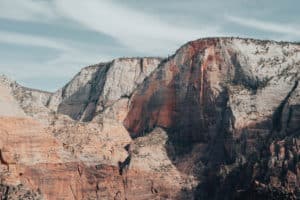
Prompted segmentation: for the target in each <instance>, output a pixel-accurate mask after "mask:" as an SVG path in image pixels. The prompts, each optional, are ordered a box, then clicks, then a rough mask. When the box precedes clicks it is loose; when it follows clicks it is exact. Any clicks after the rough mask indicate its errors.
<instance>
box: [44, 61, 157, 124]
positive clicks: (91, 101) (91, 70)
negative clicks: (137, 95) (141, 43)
mask: <svg viewBox="0 0 300 200" xmlns="http://www.w3.org/2000/svg"><path fill="white" fill-rule="evenodd" d="M160 60H161V59H159V58H119V59H115V60H113V61H112V62H109V63H101V64H98V65H93V66H89V67H86V68H84V69H82V70H81V71H80V73H78V74H77V75H76V76H75V77H74V78H73V79H72V81H70V82H69V83H68V84H67V85H66V86H65V87H63V88H62V89H61V90H59V91H58V92H56V93H55V94H54V95H53V96H52V97H51V98H50V101H49V107H50V108H51V109H52V110H55V111H57V112H58V113H61V114H66V115H69V116H70V117H71V118H73V119H76V120H81V121H90V120H92V119H93V118H94V116H96V115H97V114H100V113H103V111H105V110H106V109H108V108H110V107H112V106H113V105H114V104H115V103H116V104H118V102H119V101H120V100H121V101H123V102H124V101H125V100H127V101H128V100H129V97H130V96H131V94H132V93H133V91H134V90H135V88H136V87H137V86H138V85H139V84H141V83H142V82H143V80H144V79H145V77H147V76H148V75H149V74H150V73H151V72H152V71H153V70H154V69H156V67H157V66H158V64H159V63H160Z"/></svg>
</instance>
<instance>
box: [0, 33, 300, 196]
mask: <svg viewBox="0 0 300 200" xmlns="http://www.w3.org/2000/svg"><path fill="white" fill-rule="evenodd" d="M299 67H300V45H299V44H295V43H286V42H274V41H261V40H253V39H240V38H207V39H200V40H196V41H192V42H189V43H187V44H185V45H183V46H182V47H181V48H180V49H179V50H178V51H177V52H176V53H175V54H174V55H173V56H171V57H169V58H166V59H161V58H120V59H116V60H113V61H111V62H108V63H100V64H97V65H93V66H89V67H86V68H83V69H82V70H81V71H80V72H79V73H78V74H77V75H76V76H75V77H74V78H73V79H72V80H71V81H70V82H69V83H68V84H67V85H66V86H64V87H63V88H62V89H60V90H58V91H57V92H55V93H48V92H43V91H38V90H33V89H29V88H25V87H22V86H20V85H18V84H17V83H15V82H13V81H10V80H8V79H6V78H4V77H1V78H0V82H1V84H0V91H1V94H0V108H1V111H0V115H1V119H0V133H1V135H5V136H4V137H2V139H1V140H0V158H1V159H0V160H1V164H0V168H1V171H0V175H1V177H0V178H1V187H0V194H1V195H2V196H1V195H0V197H1V198H3V199H4V198H11V199H15V198H16V197H17V196H19V197H18V198H23V199H26V198H27V199H274V198H277V199H278V198H279V199H280V198H281V199H297V198H299V197H300V191H299V189H300V183H299V180H300V174H299V173H300V168H299V167H300V164H299V161H298V160H299V154H300V152H299V148H300V147H299V145H300V140H299V128H300V127H299V120H300V117H299V116H300V115H299V113H300V110H299V108H300V107H299V102H300V99H299V98H300V89H299V87H298V81H299V69H300V68H299ZM24 191H25V192H24ZM25 194H26V195H27V196H26V195H25ZM24 195H25V196H24ZM220 195H222V196H220Z"/></svg>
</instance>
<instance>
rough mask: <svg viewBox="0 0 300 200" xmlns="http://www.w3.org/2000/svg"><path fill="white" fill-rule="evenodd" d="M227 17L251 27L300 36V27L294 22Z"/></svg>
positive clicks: (229, 19)
mask: <svg viewBox="0 0 300 200" xmlns="http://www.w3.org/2000/svg"><path fill="white" fill-rule="evenodd" d="M225 18H226V19H227V20H228V21H230V22H233V23H235V24H238V25H241V26H246V27H250V28H254V29H257V30H262V31H267V32H272V33H279V34H287V35H290V36H300V28H297V27H296V26H295V25H293V24H279V23H274V22H269V21H262V20H257V19H251V18H242V17H237V16H230V15H226V16H225Z"/></svg>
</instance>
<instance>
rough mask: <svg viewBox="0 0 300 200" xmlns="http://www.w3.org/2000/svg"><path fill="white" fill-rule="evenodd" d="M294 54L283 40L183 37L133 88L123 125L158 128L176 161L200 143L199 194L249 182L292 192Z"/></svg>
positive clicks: (235, 193)
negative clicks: (189, 39) (183, 42)
mask: <svg viewBox="0 0 300 200" xmlns="http://www.w3.org/2000/svg"><path fill="white" fill-rule="evenodd" d="M299 57H300V46H299V45H295V44H290V43H275V42H266V41H256V40H250V39H228V38H225V39H223V38H219V39H218V38H216V39H205V40H198V41H193V42H190V43H188V44H186V45H185V46H183V47H182V48H181V49H179V50H178V51H177V53H176V54H175V55H174V56H173V57H172V58H170V59H169V60H168V61H167V62H166V63H164V64H163V65H162V66H161V67H160V68H159V69H158V70H156V71H155V73H153V74H152V76H151V77H149V78H148V79H147V80H146V81H145V82H144V84H143V85H142V86H141V87H140V88H139V89H138V90H137V91H136V92H135V94H134V95H133V98H132V101H131V105H130V111H129V113H128V115H127V117H126V119H125V122H124V124H125V126H126V127H127V129H128V130H129V132H130V133H131V136H133V137H138V136H143V135H145V134H147V133H148V132H149V131H151V130H152V129H153V128H155V127H162V128H164V129H165V130H166V131H167V133H168V136H169V143H170V144H172V146H173V147H174V148H175V155H174V156H175V158H174V159H175V160H174V164H175V165H177V166H181V167H182V165H184V162H186V159H185V158H184V157H186V156H189V154H191V153H193V145H194V146H195V147H196V148H198V147H199V145H202V148H201V150H200V152H199V150H198V156H197V158H196V159H195V160H193V162H195V163H194V164H195V165H199V166H200V167H198V169H197V172H196V173H195V172H192V174H194V175H195V176H198V177H199V180H200V181H201V183H200V184H199V185H198V188H197V191H196V196H197V198H199V199H207V198H212V199H224V198H228V199H232V198H238V197H240V196H241V195H244V193H248V190H250V189H253V187H252V185H251V184H254V183H255V184H257V185H260V184H263V185H264V187H265V188H264V190H266V191H265V194H264V195H269V194H267V193H268V192H267V190H270V191H272V190H273V189H274V191H275V190H276V191H278V193H280V194H278V195H288V196H289V197H290V198H296V196H298V197H299V181H298V180H299V177H300V176H299V172H298V170H297V168H298V165H299V163H298V157H299V152H298V150H297V149H298V143H297V141H298V138H299V133H298V129H299V121H298V120H299V117H298V114H297V113H298V111H299V102H300V99H299V94H300V89H299V87H298V80H299V69H300V68H299V66H300V61H299ZM287 141H289V142H287ZM287 143H288V144H287ZM275 146H276V147H275ZM275 149H277V150H275ZM173 154H174V153H173ZM182 154H184V155H182ZM280 155H281V156H280ZM183 172H186V171H185V170H183ZM237 180H240V181H237ZM259 187H260V186H258V188H259ZM260 189H261V188H260ZM252 194H253V195H260V194H258V193H255V192H254V191H252ZM219 195H221V196H219ZM274 195H275V194H274ZM276 195H277V194H276ZM293 195H294V196H293ZM292 196H293V197H292ZM245 197H247V195H245V196H244V197H243V198H245ZM248 197H249V196H248ZM257 198H258V196H257Z"/></svg>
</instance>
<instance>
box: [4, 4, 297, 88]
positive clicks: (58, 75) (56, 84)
mask: <svg viewBox="0 0 300 200" xmlns="http://www.w3.org/2000/svg"><path fill="white" fill-rule="evenodd" d="M299 7H300V1H299V0H284V1H282V0H226V1H225V0H209V1H207V0H184V1H183V0H151V1H149V0H85V1H83V0H0V74H5V75H7V76H9V77H10V78H11V79H14V80H16V81H17V82H18V83H20V84H22V85H24V86H27V87H32V88H36V89H42V90H47V91H55V90H57V89H59V88H60V87H62V86H63V85H64V84H66V83H67V82H68V81H69V80H70V79H71V78H72V77H73V76H74V75H75V74H76V73H77V72H78V71H79V70H80V69H81V68H82V67H85V66H88V65H91V64H96V63H99V62H104V61H110V60H112V59H114V58H117V57H137V56H139V57H142V56H159V57H164V56H168V55H172V54H173V53H174V52H175V51H176V50H177V49H178V48H179V47H180V46H181V45H183V44H184V43H186V42H188V41H191V40H195V39H199V38H203V37H218V36H239V37H250V38H257V39H272V40H278V41H296V42H299V41H300V12H299Z"/></svg>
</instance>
